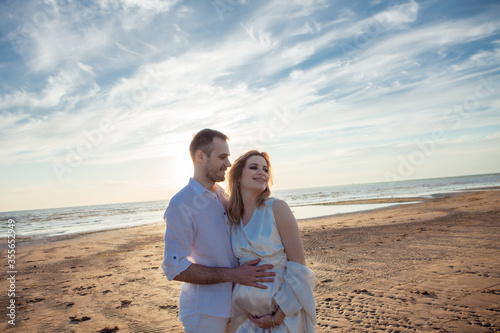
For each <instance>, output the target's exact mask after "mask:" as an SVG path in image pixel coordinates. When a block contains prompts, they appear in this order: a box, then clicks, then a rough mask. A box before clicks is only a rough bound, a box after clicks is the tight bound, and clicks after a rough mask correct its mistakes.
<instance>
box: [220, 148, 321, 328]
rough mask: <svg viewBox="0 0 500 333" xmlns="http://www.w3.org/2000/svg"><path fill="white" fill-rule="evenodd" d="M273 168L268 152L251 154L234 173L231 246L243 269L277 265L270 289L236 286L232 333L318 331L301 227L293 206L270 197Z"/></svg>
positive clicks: (238, 163) (240, 160)
mask: <svg viewBox="0 0 500 333" xmlns="http://www.w3.org/2000/svg"><path fill="white" fill-rule="evenodd" d="M271 178H272V175H271V164H270V160H269V156H268V155H267V154H266V153H264V152H262V153H261V152H258V151H256V150H251V151H249V152H247V153H245V154H243V155H242V156H240V157H239V158H238V159H237V160H236V161H235V162H234V164H233V166H232V168H231V170H230V171H229V191H230V194H231V197H230V199H229V204H228V208H227V212H228V216H229V218H230V219H231V220H232V221H233V225H232V234H231V241H232V246H233V251H234V254H235V255H236V257H237V258H238V260H239V263H240V265H241V264H243V263H246V262H248V261H250V260H253V259H256V258H260V259H261V262H260V263H261V264H272V265H274V269H273V270H274V271H275V272H276V276H275V278H274V282H269V283H265V285H266V286H267V289H258V288H254V287H250V286H243V285H239V284H238V285H236V286H235V288H234V290H233V299H232V301H233V303H232V318H231V328H230V332H231V333H248V332H270V331H271V330H272V332H289V333H300V332H314V326H315V324H316V314H315V303H314V296H313V293H312V289H313V288H314V273H313V272H312V271H311V270H309V269H308V268H307V267H305V258H304V250H303V247H302V241H301V239H300V233H299V228H298V226H297V222H296V220H295V217H294V216H293V213H292V211H291V210H290V207H288V205H287V204H286V203H285V202H284V201H282V200H279V199H275V198H270V197H269V195H270V194H271V191H270V190H269V185H270V183H272V181H271Z"/></svg>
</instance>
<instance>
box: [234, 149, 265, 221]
mask: <svg viewBox="0 0 500 333" xmlns="http://www.w3.org/2000/svg"><path fill="white" fill-rule="evenodd" d="M256 155H257V156H262V157H263V158H264V159H265V160H266V163H267V169H268V174H269V182H268V183H267V186H266V189H265V190H264V191H262V193H260V194H259V195H258V196H257V207H258V208H261V207H262V205H264V202H265V201H266V199H267V198H269V196H270V195H271V190H270V189H269V186H271V185H272V183H273V177H272V170H271V160H270V158H269V155H267V153H265V152H259V151H257V150H250V151H248V152H246V153H244V154H243V155H240V157H238V158H237V159H236V161H234V163H233V166H232V167H231V169H230V170H229V177H228V185H229V186H228V187H229V188H228V189H229V194H230V198H229V204H228V207H227V215H228V216H229V219H230V220H231V221H232V222H234V223H239V222H240V219H241V217H242V216H243V213H244V212H245V207H243V200H242V198H241V189H240V186H239V182H240V180H241V175H242V173H243V169H245V166H246V164H247V160H248V159H249V158H250V157H251V156H256Z"/></svg>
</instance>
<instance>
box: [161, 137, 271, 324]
mask: <svg viewBox="0 0 500 333" xmlns="http://www.w3.org/2000/svg"><path fill="white" fill-rule="evenodd" d="M227 140H228V137H227V136H226V135H224V134H223V133H221V132H219V131H215V130H211V129H204V130H201V131H200V132H198V133H197V134H196V135H195V136H194V137H193V139H192V141H191V144H190V146H189V151H190V154H191V158H192V160H193V164H194V176H193V178H190V180H189V183H188V185H187V186H186V187H184V188H183V189H182V190H180V191H179V192H178V193H177V194H176V195H175V196H173V197H172V199H170V203H169V205H168V208H167V210H166V211H165V215H164V218H165V220H166V223H167V229H166V232H165V252H164V261H163V263H162V265H161V266H162V269H163V272H164V273H165V275H166V276H167V278H168V280H177V281H182V282H183V284H182V287H181V294H180V299H179V303H180V306H179V319H180V320H181V321H182V324H183V326H184V330H185V332H186V333H188V332H189V333H192V332H203V333H207V332H208V333H212V332H213V333H217V332H221V333H222V332H224V330H225V328H226V324H227V322H228V320H229V318H230V316H231V292H232V287H233V283H239V284H243V285H248V286H253V287H256V288H262V289H266V288H267V287H266V286H264V285H262V284H259V283H257V282H272V281H273V279H272V278H270V277H272V276H274V275H275V273H273V272H266V270H269V269H272V268H273V266H272V265H261V266H257V264H258V263H259V261H260V259H256V260H254V261H252V262H249V263H247V264H244V265H241V266H238V262H237V259H236V258H235V257H234V254H233V251H232V248H231V240H230V227H231V226H230V223H231V222H230V221H229V219H228V217H227V214H226V210H225V207H226V205H227V196H226V194H225V193H224V190H223V189H222V188H221V187H220V186H219V185H217V184H216V183H217V182H221V181H224V179H225V173H226V170H227V168H229V167H230V166H231V163H230V162H229V155H230V154H229V146H228V144H227Z"/></svg>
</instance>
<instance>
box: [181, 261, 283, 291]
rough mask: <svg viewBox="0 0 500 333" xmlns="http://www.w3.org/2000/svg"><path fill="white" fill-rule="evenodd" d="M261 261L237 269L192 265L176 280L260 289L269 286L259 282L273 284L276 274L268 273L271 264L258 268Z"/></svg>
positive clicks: (250, 262)
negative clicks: (234, 284) (232, 283)
mask: <svg viewBox="0 0 500 333" xmlns="http://www.w3.org/2000/svg"><path fill="white" fill-rule="evenodd" d="M259 262H260V259H255V260H252V261H249V262H247V263H245V264H243V265H241V266H239V267H236V268H223V267H207V266H203V265H198V264H191V265H190V266H189V267H188V268H187V269H185V270H184V271H182V272H181V273H180V274H179V275H177V276H176V277H175V278H174V280H176V281H182V282H189V283H194V284H215V283H223V282H234V283H238V284H242V285H246V286H251V287H255V288H260V289H267V286H265V285H263V284H259V283H257V282H273V281H274V279H273V278H272V277H273V276H275V275H276V273H274V272H267V271H268V270H270V269H272V268H273V267H274V266H273V265H270V264H266V265H261V266H257V264H258V263H259Z"/></svg>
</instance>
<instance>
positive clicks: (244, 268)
mask: <svg viewBox="0 0 500 333" xmlns="http://www.w3.org/2000/svg"><path fill="white" fill-rule="evenodd" d="M259 262H260V259H254V260H252V261H249V262H247V263H244V264H243V265H241V266H239V267H237V268H234V269H233V272H232V273H233V274H234V276H233V278H232V279H231V280H232V281H233V282H235V283H238V284H242V285H245V286H250V287H255V288H260V289H267V286H265V285H263V284H260V283H258V282H274V278H272V277H273V276H276V273H275V272H266V271H268V270H270V269H273V268H274V266H273V265H270V264H265V265H261V266H257V264H258V263H259Z"/></svg>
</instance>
